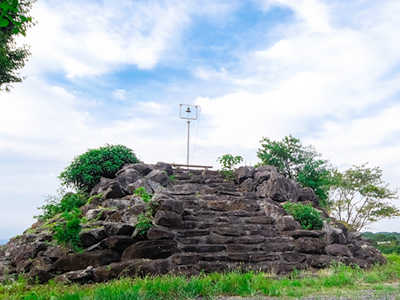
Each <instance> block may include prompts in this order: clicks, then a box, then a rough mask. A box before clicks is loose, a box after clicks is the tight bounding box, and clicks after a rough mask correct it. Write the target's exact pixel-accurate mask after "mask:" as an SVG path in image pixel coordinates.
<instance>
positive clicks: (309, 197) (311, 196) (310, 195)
mask: <svg viewBox="0 0 400 300" xmlns="http://www.w3.org/2000/svg"><path fill="white" fill-rule="evenodd" d="M298 201H310V202H312V203H313V204H314V205H318V204H319V199H318V197H317V196H316V195H315V193H314V190H313V189H312V188H310V187H304V188H301V189H300V190H299V198H298Z"/></svg>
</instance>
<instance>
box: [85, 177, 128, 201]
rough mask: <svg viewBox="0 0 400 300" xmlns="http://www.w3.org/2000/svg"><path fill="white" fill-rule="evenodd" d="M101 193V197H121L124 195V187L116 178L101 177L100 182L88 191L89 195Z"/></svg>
mask: <svg viewBox="0 0 400 300" xmlns="http://www.w3.org/2000/svg"><path fill="white" fill-rule="evenodd" d="M98 194H103V196H102V198H103V199H110V198H122V197H124V196H125V195H126V192H125V189H124V188H123V187H122V186H121V184H120V183H119V182H118V180H117V179H116V178H114V179H110V178H105V177H101V178H100V182H99V183H98V184H96V185H95V186H94V187H93V189H92V190H91V192H90V196H94V195H98Z"/></svg>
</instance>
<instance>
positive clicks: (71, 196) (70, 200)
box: [35, 189, 87, 221]
mask: <svg viewBox="0 0 400 300" xmlns="http://www.w3.org/2000/svg"><path fill="white" fill-rule="evenodd" d="M46 202H47V204H45V205H43V206H41V207H38V208H39V209H40V210H42V214H40V215H38V216H35V218H37V219H39V220H44V221H45V220H49V219H51V218H52V217H54V216H55V215H56V214H59V213H64V212H70V211H72V210H74V209H75V208H79V207H81V206H82V205H85V204H86V202H87V200H86V196H85V195H84V194H83V193H71V192H70V193H65V191H64V190H63V189H59V190H58V195H56V196H48V197H47V200H46Z"/></svg>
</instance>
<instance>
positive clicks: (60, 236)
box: [53, 208, 82, 251]
mask: <svg viewBox="0 0 400 300" xmlns="http://www.w3.org/2000/svg"><path fill="white" fill-rule="evenodd" d="M81 215H82V213H81V211H80V210H79V209H77V208H75V209H74V210H72V211H70V212H64V213H63V214H62V215H61V216H62V218H63V219H64V220H65V221H66V222H65V223H61V224H57V225H55V226H54V227H53V230H54V231H55V234H54V236H53V239H55V240H56V241H57V243H58V244H65V245H68V244H70V245H71V247H72V249H73V250H74V251H81V250H82V248H81V246H82V245H81V240H80V235H79V234H80V232H81V230H82V226H81V219H80V217H81Z"/></svg>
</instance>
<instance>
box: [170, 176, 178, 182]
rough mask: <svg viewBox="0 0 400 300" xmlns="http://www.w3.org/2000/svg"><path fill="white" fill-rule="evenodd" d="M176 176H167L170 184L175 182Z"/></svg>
mask: <svg viewBox="0 0 400 300" xmlns="http://www.w3.org/2000/svg"><path fill="white" fill-rule="evenodd" d="M177 178H178V176H177V175H171V176H169V180H171V182H175V181H176V180H177Z"/></svg>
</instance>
